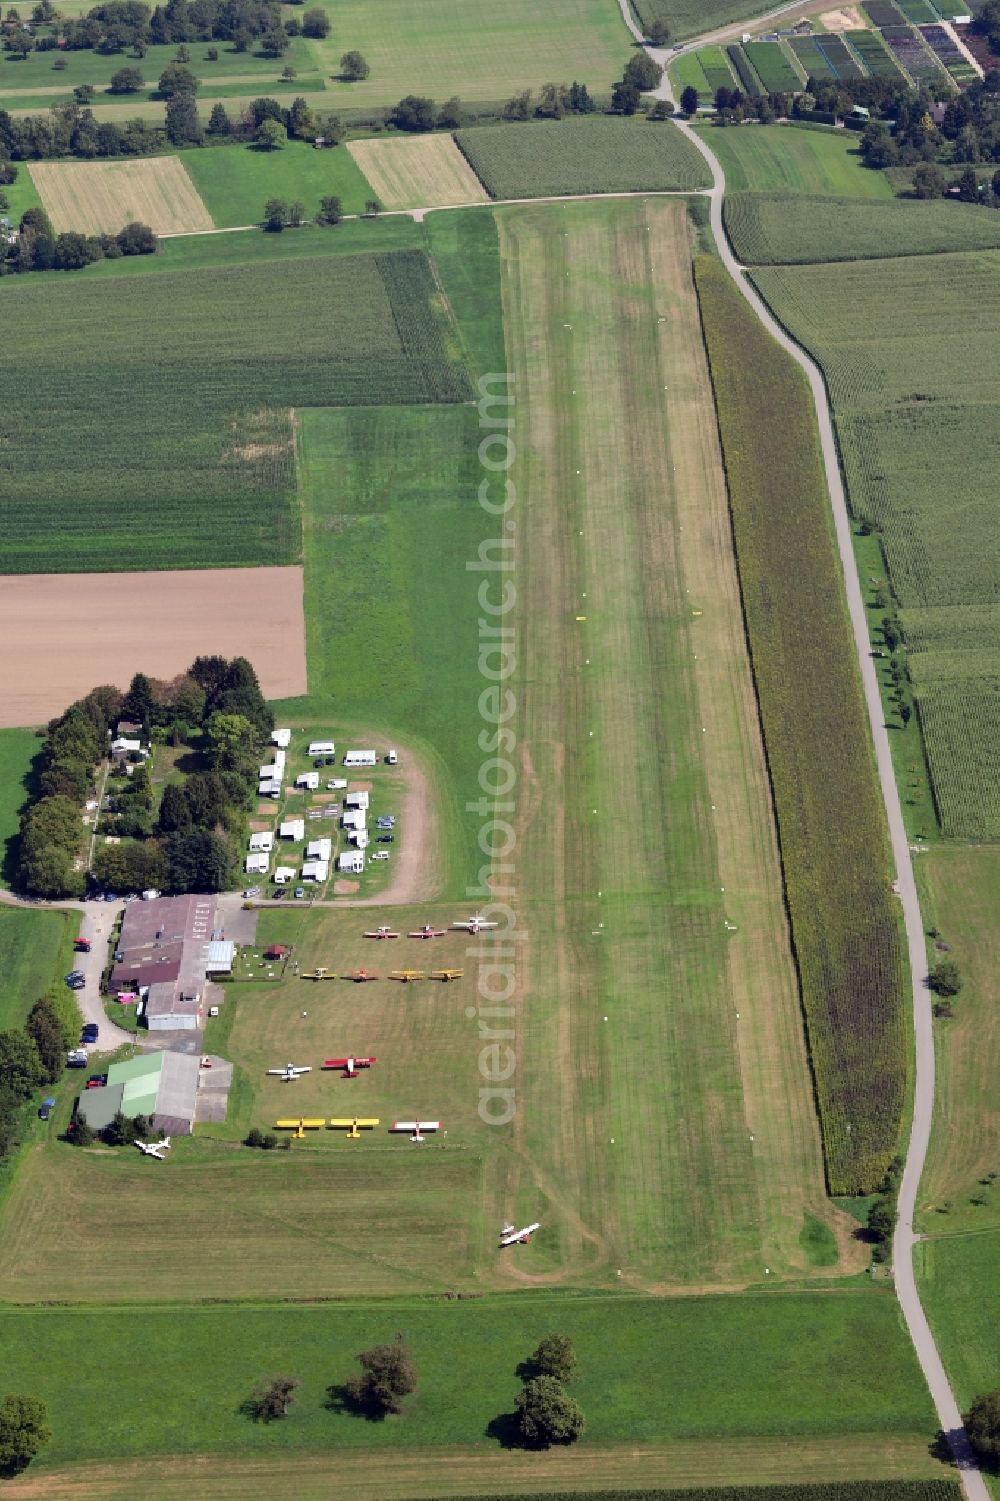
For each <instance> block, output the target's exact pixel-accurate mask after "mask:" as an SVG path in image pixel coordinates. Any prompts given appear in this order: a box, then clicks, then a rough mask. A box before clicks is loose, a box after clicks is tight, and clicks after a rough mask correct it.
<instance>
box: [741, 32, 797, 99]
mask: <svg viewBox="0 0 1000 1501" xmlns="http://www.w3.org/2000/svg"><path fill="white" fill-rule="evenodd" d="M746 54H747V57H748V58H749V59H750V61H751V63H752V64H753V67H754V69H755V71H756V73H757V76H758V77H759V78H760V81H761V83H762V84H763V85H764V87H765V89H766V90H767V92H768V93H769V94H782V93H790V92H792V91H794V90H795V89H800V88H801V87H802V79H801V78H800V77H799V75H798V73H796V71H795V69H794V68H793V67H792V65H791V63H790V62H789V61H788V58H787V57H786V56H785V50H784V48H783V47H782V45H781V43H780V42H750V43H749V44H748V45H747V48H746Z"/></svg>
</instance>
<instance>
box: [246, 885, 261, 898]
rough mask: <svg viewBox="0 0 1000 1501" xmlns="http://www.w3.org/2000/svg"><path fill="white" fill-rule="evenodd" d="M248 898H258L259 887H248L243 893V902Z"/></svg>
mask: <svg viewBox="0 0 1000 1501" xmlns="http://www.w3.org/2000/svg"><path fill="white" fill-rule="evenodd" d="M250 896H260V887H259V886H248V887H247V889H246V891H244V893H243V898H244V900H246V898H247V897H250Z"/></svg>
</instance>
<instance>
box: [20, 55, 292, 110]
mask: <svg viewBox="0 0 1000 1501" xmlns="http://www.w3.org/2000/svg"><path fill="white" fill-rule="evenodd" d="M209 45H212V46H215V47H216V48H218V52H219V56H218V58H217V60H216V61H215V62H209V61H208V59H207V58H206V56H205V53H206V52H207V51H208V48H209ZM188 50H189V51H190V53H191V61H190V63H189V64H188V66H189V67H190V68H191V70H192V71H193V72H194V73H195V75H196V76H197V77H198V78H199V79H200V80H201V90H200V92H201V93H202V94H204V95H205V96H206V97H211V98H214V97H215V91H214V89H213V87H212V86H213V84H214V83H215V82H216V81H218V82H219V83H220V84H230V83H232V82H234V81H238V82H240V83H244V84H247V85H249V86H250V87H251V88H252V89H254V90H256V92H257V93H258V94H264V93H269V92H270V90H271V86H272V85H274V84H276V83H277V82H278V81H279V79H280V75H281V70H282V68H284V67H285V65H286V64H289V65H291V67H293V68H295V69H296V71H297V72H298V73H301V74H315V72H316V59H315V58H314V56H313V53H312V44H311V43H310V42H309V41H308V40H307V39H306V38H305V37H292V38H291V39H290V43H289V47H288V51H287V52H286V53H285V55H284V57H282V58H273V57H261V56H260V55H258V54H256V53H254V52H251V51H249V50H248V51H246V52H237V51H236V50H235V48H234V47H233V46H232V44H231V43H227V42H214V43H212V44H209V43H208V42H191V43H189V49H188ZM57 57H58V58H61V59H62V60H63V61H64V62H65V64H66V66H65V68H63V69H60V70H59V71H58V72H57V71H55V70H54V69H53V67H52V64H53V62H54V61H55V59H56V58H57ZM176 57H177V48H176V46H175V45H174V44H173V43H170V44H167V45H163V46H157V45H150V46H149V47H148V48H147V50H146V55H145V57H143V58H141V59H136V58H134V57H129V56H128V55H127V54H126V53H125V52H107V53H104V52H96V51H94V50H92V49H85V48H81V49H78V50H75V49H74V50H69V49H67V50H65V51H59V52H30V53H29V54H28V56H27V57H26V58H24V59H23V60H22V59H15V58H14V57H13V56H12V54H11V53H9V52H4V53H2V54H0V109H10V110H14V109H21V108H22V107H23V105H22V102H21V98H20V97H19V96H21V95H33V96H36V97H43V96H47V97H48V101H49V104H56V103H59V102H60V101H61V100H63V99H71V98H72V97H73V90H74V88H75V87H76V86H77V84H81V83H90V84H93V85H94V87H95V88H96V89H97V90H98V93H97V98H98V99H104V98H108V99H110V100H112V101H114V102H120V103H123V104H127V105H129V104H130V105H134V104H136V103H138V102H140V101H142V100H147V99H148V98H149V95H150V92H152V91H154V90H155V89H156V84H157V80H158V79H159V77H160V74H161V73H162V72H163V70H164V68H165V67H166V66H167V64H168V63H172V62H174V61H175V59H176ZM125 67H128V68H138V69H139V71H140V72H141V73H142V76H143V79H144V80H145V83H146V90H145V91H142V92H140V93H138V94H128V95H121V94H110V95H109V94H108V92H107V85H108V82H109V80H110V79H111V76H112V74H114V73H117V72H118V70H119V69H120V68H125ZM160 109H161V111H162V109H163V105H162V103H161V104H160ZM203 112H204V113H205V114H206V117H207V111H203Z"/></svg>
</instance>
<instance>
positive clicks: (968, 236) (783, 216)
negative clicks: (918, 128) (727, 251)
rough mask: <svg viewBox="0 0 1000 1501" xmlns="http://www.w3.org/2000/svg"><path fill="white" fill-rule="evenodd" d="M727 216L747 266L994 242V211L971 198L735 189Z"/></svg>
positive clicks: (998, 241) (997, 226) (998, 235)
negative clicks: (874, 199) (886, 199)
mask: <svg viewBox="0 0 1000 1501" xmlns="http://www.w3.org/2000/svg"><path fill="white" fill-rule="evenodd" d="M725 220H726V233H727V234H728V236H729V238H730V240H731V242H732V246H733V251H734V253H735V254H736V255H737V256H738V257H739V259H740V260H741V261H742V262H743V264H744V265H747V266H770V265H778V266H781V265H803V264H807V263H809V262H818V261H860V260H873V259H882V258H883V257H887V256H903V255H940V254H943V253H945V252H948V251H955V250H995V249H998V248H1000V215H998V214H986V213H983V212H982V211H981V210H980V209H979V207H978V206H977V205H976V204H974V203H953V202H950V201H949V202H942V203H933V202H932V203H920V202H907V201H904V200H897V201H896V202H894V203H871V202H868V201H864V200H859V199H857V198H813V197H808V198H807V197H805V196H798V197H796V196H795V195H793V194H790V193H789V194H786V193H771V194H765V193H735V194H731V195H730V196H729V197H727V198H726V203H725Z"/></svg>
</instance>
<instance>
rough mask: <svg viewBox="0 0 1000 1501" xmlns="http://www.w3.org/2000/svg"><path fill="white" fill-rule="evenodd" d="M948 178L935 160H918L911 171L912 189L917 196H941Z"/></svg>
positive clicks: (946, 186) (946, 185)
mask: <svg viewBox="0 0 1000 1501" xmlns="http://www.w3.org/2000/svg"><path fill="white" fill-rule="evenodd" d="M947 188H948V180H947V178H946V177H945V175H944V173H943V172H942V171H941V168H940V167H939V166H938V164H937V162H920V163H919V164H918V166H917V167H916V168H915V169H914V173H913V191H914V193H916V195H917V197H918V198H943V197H944V195H945V192H946V191H947Z"/></svg>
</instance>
